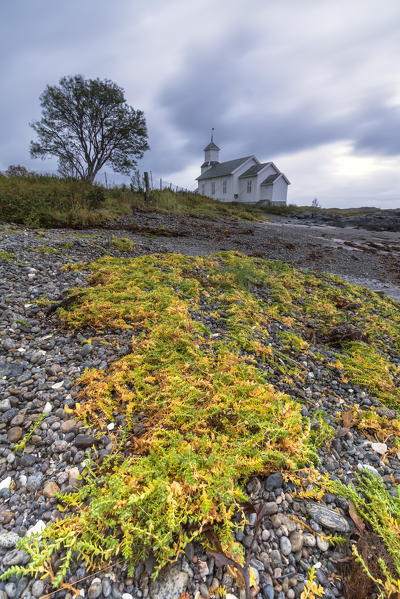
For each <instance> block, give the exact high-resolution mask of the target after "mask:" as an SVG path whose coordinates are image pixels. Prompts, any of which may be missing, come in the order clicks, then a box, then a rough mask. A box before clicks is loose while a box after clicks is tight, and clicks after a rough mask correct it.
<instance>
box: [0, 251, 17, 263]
mask: <svg viewBox="0 0 400 599" xmlns="http://www.w3.org/2000/svg"><path fill="white" fill-rule="evenodd" d="M0 260H2V261H3V262H11V260H15V254H13V253H11V252H0Z"/></svg>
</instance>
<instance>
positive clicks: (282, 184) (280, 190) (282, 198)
mask: <svg viewBox="0 0 400 599" xmlns="http://www.w3.org/2000/svg"><path fill="white" fill-rule="evenodd" d="M287 189H288V184H287V183H286V181H285V179H284V178H283V177H281V178H280V179H277V180H276V181H275V182H274V185H273V193H272V202H273V204H286V202H287Z"/></svg>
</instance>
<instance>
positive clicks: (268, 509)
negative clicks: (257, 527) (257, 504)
mask: <svg viewBox="0 0 400 599" xmlns="http://www.w3.org/2000/svg"><path fill="white" fill-rule="evenodd" d="M264 509H265V513H266V514H268V515H270V516H271V515H272V514H276V513H277V511H278V510H279V508H278V505H277V504H276V503H275V502H274V501H268V502H267V503H266V504H264Z"/></svg>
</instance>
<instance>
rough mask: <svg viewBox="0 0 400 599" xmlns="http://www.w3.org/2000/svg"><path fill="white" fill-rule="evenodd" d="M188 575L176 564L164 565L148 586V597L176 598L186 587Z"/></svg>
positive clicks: (154, 598)
mask: <svg viewBox="0 0 400 599" xmlns="http://www.w3.org/2000/svg"><path fill="white" fill-rule="evenodd" d="M188 580H189V576H188V574H187V573H186V572H182V571H181V570H180V568H178V566H176V565H174V566H171V567H168V566H167V567H166V568H164V569H163V570H162V571H161V574H160V576H159V577H158V578H157V580H154V581H153V582H151V584H150V587H149V597H150V599H176V598H177V597H179V595H180V594H181V593H183V591H184V590H185V588H186V585H187V583H188Z"/></svg>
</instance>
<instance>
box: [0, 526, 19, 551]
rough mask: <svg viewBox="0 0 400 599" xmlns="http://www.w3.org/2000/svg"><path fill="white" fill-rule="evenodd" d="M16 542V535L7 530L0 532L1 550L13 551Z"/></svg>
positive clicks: (17, 537) (17, 539) (17, 538)
mask: <svg viewBox="0 0 400 599" xmlns="http://www.w3.org/2000/svg"><path fill="white" fill-rule="evenodd" d="M18 541H19V536H18V535H17V533H15V532H10V531H8V530H4V531H2V532H0V547H2V548H3V549H13V548H14V547H15V545H16V544H17V542H18Z"/></svg>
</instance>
